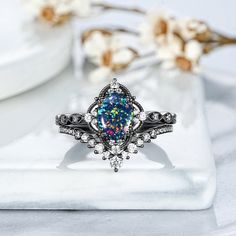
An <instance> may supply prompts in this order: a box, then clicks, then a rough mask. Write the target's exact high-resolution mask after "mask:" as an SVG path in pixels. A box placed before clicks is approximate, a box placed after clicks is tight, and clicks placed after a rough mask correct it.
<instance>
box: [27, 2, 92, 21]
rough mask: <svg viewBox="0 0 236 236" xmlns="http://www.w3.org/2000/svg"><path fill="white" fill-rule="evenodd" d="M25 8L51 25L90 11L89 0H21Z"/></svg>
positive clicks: (81, 15)
mask: <svg viewBox="0 0 236 236" xmlns="http://www.w3.org/2000/svg"><path fill="white" fill-rule="evenodd" d="M23 1H24V5H25V8H26V9H27V10H28V12H29V13H30V14H31V15H32V16H33V17H34V18H36V19H39V20H41V21H43V22H46V23H48V24H51V25H59V24H63V23H65V22H67V21H68V20H69V19H70V18H71V17H72V16H73V15H77V16H80V17H84V16H87V15H88V14H89V13H90V7H91V0H23Z"/></svg>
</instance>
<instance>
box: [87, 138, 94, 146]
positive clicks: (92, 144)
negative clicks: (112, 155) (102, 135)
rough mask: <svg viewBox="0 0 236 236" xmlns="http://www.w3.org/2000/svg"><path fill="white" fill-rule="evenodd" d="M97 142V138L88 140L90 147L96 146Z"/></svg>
mask: <svg viewBox="0 0 236 236" xmlns="http://www.w3.org/2000/svg"><path fill="white" fill-rule="evenodd" d="M95 143H96V142H95V140H94V139H93V138H92V139H90V140H89V141H88V145H89V147H95Z"/></svg>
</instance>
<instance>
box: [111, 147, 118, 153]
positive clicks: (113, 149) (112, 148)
mask: <svg viewBox="0 0 236 236" xmlns="http://www.w3.org/2000/svg"><path fill="white" fill-rule="evenodd" d="M111 151H112V153H113V154H118V153H120V147H119V146H112V147H111Z"/></svg>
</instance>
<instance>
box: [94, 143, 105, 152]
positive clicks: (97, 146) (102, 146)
mask: <svg viewBox="0 0 236 236" xmlns="http://www.w3.org/2000/svg"><path fill="white" fill-rule="evenodd" d="M103 150H104V145H103V144H102V143H98V144H96V145H95V151H96V152H97V153H99V154H101V153H103Z"/></svg>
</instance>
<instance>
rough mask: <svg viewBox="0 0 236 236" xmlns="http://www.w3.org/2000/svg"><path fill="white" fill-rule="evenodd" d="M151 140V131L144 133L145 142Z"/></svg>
mask: <svg viewBox="0 0 236 236" xmlns="http://www.w3.org/2000/svg"><path fill="white" fill-rule="evenodd" d="M150 140H151V137H150V134H149V133H145V134H144V135H143V141H144V142H150Z"/></svg>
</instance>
